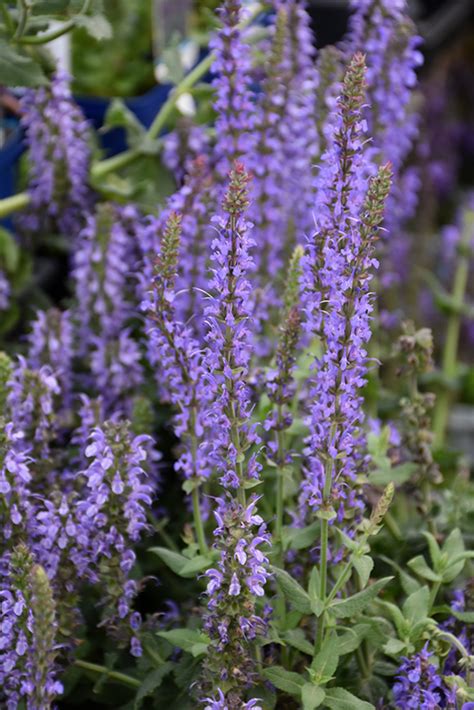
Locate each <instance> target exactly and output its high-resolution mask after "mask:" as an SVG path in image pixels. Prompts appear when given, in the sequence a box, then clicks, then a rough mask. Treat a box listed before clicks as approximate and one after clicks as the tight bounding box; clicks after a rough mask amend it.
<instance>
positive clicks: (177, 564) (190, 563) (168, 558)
mask: <svg viewBox="0 0 474 710" xmlns="http://www.w3.org/2000/svg"><path fill="white" fill-rule="evenodd" d="M149 552H153V554H155V555H158V557H160V559H161V560H162V561H163V562H164V563H165V565H167V566H168V567H169V568H170V569H171V570H173V572H175V573H176V574H178V575H179V576H180V577H186V578H188V577H195V576H196V574H197V573H198V572H202V571H204V570H206V569H209V567H212V565H213V563H214V559H213V558H212V557H205V556H204V555H197V556H196V557H193V558H192V559H189V558H188V557H185V556H184V555H181V554H180V553H179V552H173V551H172V550H168V549H167V548H166V547H150V549H149Z"/></svg>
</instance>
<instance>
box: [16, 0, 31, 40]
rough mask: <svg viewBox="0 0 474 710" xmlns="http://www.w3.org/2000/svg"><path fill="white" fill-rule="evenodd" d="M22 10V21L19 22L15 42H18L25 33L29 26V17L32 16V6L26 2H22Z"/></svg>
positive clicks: (23, 0)
mask: <svg viewBox="0 0 474 710" xmlns="http://www.w3.org/2000/svg"><path fill="white" fill-rule="evenodd" d="M20 5H21V10H20V21H19V22H18V25H17V28H16V32H15V35H14V37H13V39H14V40H18V39H19V38H20V37H21V36H22V35H23V33H24V31H25V29H26V25H27V24H28V17H29V14H30V5H29V3H28V2H26V0H20Z"/></svg>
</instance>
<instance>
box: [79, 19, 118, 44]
mask: <svg viewBox="0 0 474 710" xmlns="http://www.w3.org/2000/svg"><path fill="white" fill-rule="evenodd" d="M74 22H75V24H76V25H77V26H78V27H82V28H83V29H84V30H85V31H86V32H87V34H88V35H90V37H92V38H93V39H96V40H103V39H110V38H111V37H112V26H111V24H110V22H109V21H108V20H107V18H106V17H104V15H76V17H75V18H74Z"/></svg>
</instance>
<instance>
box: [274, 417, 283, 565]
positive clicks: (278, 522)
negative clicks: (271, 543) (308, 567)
mask: <svg viewBox="0 0 474 710" xmlns="http://www.w3.org/2000/svg"><path fill="white" fill-rule="evenodd" d="M281 418H282V414H281V406H279V407H278V423H280V421H281ZM277 447H278V448H277V461H278V467H277V490H276V515H275V541H276V543H277V544H278V545H280V554H279V559H278V564H279V566H280V567H281V566H282V561H283V493H284V483H285V480H284V475H283V471H284V467H283V465H281V462H282V461H283V460H284V456H285V441H284V435H283V432H282V431H281V430H280V429H279V430H278V431H277Z"/></svg>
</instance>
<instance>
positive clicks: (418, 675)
mask: <svg viewBox="0 0 474 710" xmlns="http://www.w3.org/2000/svg"><path fill="white" fill-rule="evenodd" d="M432 656H433V654H432V653H430V652H429V651H428V647H427V644H426V645H425V646H424V647H423V648H422V650H421V651H420V652H419V653H417V654H415V655H414V656H411V657H410V658H404V659H403V662H402V664H401V665H400V668H399V670H398V674H397V676H396V683H395V684H394V686H393V698H394V701H395V707H396V708H397V710H436V709H437V708H438V707H439V706H440V703H441V701H442V698H443V682H442V679H441V676H440V675H439V673H438V671H437V669H436V666H434V665H433V664H432V663H430V658H431V657H432Z"/></svg>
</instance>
